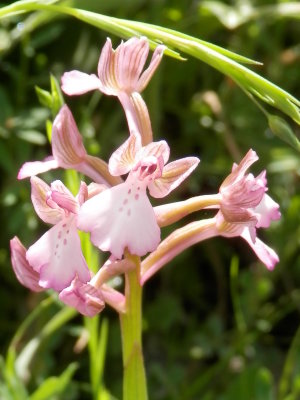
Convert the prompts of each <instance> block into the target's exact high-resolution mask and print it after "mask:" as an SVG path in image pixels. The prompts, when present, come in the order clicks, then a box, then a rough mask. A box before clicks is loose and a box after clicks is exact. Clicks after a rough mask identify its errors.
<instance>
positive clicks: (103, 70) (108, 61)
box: [98, 38, 117, 95]
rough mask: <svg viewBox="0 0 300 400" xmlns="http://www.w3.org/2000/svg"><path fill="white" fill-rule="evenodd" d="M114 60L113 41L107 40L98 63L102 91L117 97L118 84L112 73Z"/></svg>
mask: <svg viewBox="0 0 300 400" xmlns="http://www.w3.org/2000/svg"><path fill="white" fill-rule="evenodd" d="M113 59H114V51H113V48H112V44H111V40H110V39H109V38H107V39H106V43H105V45H104V46H103V48H102V51H101V54H100V58H99V62H98V77H99V80H100V82H101V84H102V91H103V93H105V94H107V95H117V91H116V86H117V84H116V82H115V79H114V75H113V73H112V71H111V70H112V64H113Z"/></svg>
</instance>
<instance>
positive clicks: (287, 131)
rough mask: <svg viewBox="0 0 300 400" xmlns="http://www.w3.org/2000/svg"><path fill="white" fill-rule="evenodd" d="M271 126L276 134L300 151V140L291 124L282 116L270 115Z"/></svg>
mask: <svg viewBox="0 0 300 400" xmlns="http://www.w3.org/2000/svg"><path fill="white" fill-rule="evenodd" d="M268 122H269V127H270V129H271V131H272V132H273V133H274V135H276V136H278V137H279V138H280V139H282V140H284V141H285V142H286V143H288V144H289V145H290V146H292V147H294V149H296V150H298V151H300V142H299V140H298V139H297V137H296V136H295V134H294V132H293V131H292V129H291V127H290V126H289V124H288V123H287V122H286V121H285V120H284V119H283V118H281V117H278V116H277V115H271V114H269V116H268Z"/></svg>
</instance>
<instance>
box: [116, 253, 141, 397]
mask: <svg viewBox="0 0 300 400" xmlns="http://www.w3.org/2000/svg"><path fill="white" fill-rule="evenodd" d="M127 258H128V259H130V260H131V261H132V262H134V263H135V264H136V268H135V269H134V270H131V271H129V272H127V273H126V275H125V296H126V313H124V314H120V322H121V333H122V352H123V373H124V376H123V400H132V399H138V400H147V399H148V394H147V382H146V374H145V367H144V359H143V352H142V287H141V285H140V281H139V276H140V268H141V261H140V258H139V257H137V256H132V255H129V256H127Z"/></svg>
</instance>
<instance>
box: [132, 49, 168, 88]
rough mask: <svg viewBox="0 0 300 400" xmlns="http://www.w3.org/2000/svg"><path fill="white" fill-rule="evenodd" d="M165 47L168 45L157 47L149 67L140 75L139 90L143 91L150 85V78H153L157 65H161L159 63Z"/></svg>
mask: <svg viewBox="0 0 300 400" xmlns="http://www.w3.org/2000/svg"><path fill="white" fill-rule="evenodd" d="M165 48H166V47H165V46H163V45H159V46H157V47H156V49H155V51H154V53H153V55H152V58H151V61H150V64H149V67H148V68H147V69H146V70H145V71H144V72H143V73H142V75H141V76H140V79H139V81H138V86H137V92H142V91H143V90H144V89H145V87H146V86H147V85H148V83H149V81H150V79H151V78H152V76H153V74H154V72H155V71H156V69H157V67H158V66H159V64H160V62H161V59H162V56H163V54H164V51H165Z"/></svg>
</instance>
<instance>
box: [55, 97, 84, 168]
mask: <svg viewBox="0 0 300 400" xmlns="http://www.w3.org/2000/svg"><path fill="white" fill-rule="evenodd" d="M52 153H53V156H54V158H55V160H57V162H58V165H59V166H60V167H62V168H74V169H76V165H77V164H80V163H81V162H83V161H84V159H85V157H86V154H87V153H86V150H85V148H84V145H83V142H82V137H81V135H80V133H79V131H78V128H77V125H76V123H75V121H74V118H73V115H72V113H71V111H70V109H69V108H68V106H66V105H64V106H62V108H61V109H60V111H59V113H58V114H57V116H56V118H55V120H54V122H53V128H52Z"/></svg>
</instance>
